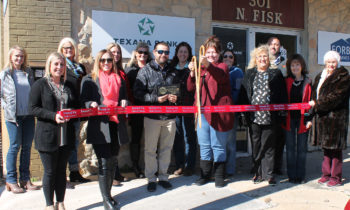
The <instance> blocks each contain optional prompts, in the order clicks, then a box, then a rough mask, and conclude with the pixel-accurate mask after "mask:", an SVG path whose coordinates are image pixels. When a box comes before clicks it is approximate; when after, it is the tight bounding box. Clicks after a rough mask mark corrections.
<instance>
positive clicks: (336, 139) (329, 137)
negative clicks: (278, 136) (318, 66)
mask: <svg viewBox="0 0 350 210" xmlns="http://www.w3.org/2000/svg"><path fill="white" fill-rule="evenodd" d="M321 74H322V72H321V73H319V74H318V75H317V76H316V78H315V83H314V85H313V86H312V99H313V100H315V102H316V104H315V107H314V111H315V113H316V117H315V118H314V119H315V121H314V124H315V126H313V130H312V138H311V140H312V143H313V145H321V146H322V148H324V149H345V148H346V141H347V133H348V124H349V88H350V77H349V73H348V71H347V70H346V69H345V68H344V67H343V66H341V67H340V68H338V69H335V70H334V73H333V74H332V75H330V76H329V77H328V78H327V79H326V80H325V81H324V83H323V84H322V86H321V88H320V90H319V95H318V98H317V99H316V93H317V92H316V91H317V86H318V84H319V82H320V79H321Z"/></svg>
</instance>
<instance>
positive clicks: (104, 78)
mask: <svg viewBox="0 0 350 210" xmlns="http://www.w3.org/2000/svg"><path fill="white" fill-rule="evenodd" d="M80 99H81V103H82V105H83V106H84V107H85V108H97V107H100V106H123V107H125V106H126V100H125V99H126V88H125V82H124V80H123V79H122V78H121V77H120V75H119V74H118V73H117V70H116V65H115V62H114V59H113V54H112V53H111V52H110V51H108V50H101V51H100V52H99V53H98V54H97V56H96V60H95V63H94V67H93V70H92V73H91V74H90V75H87V76H85V77H84V78H83V81H82V84H81V94H80ZM118 123H119V117H118V116H117V115H112V116H92V117H89V120H88V127H87V140H86V142H87V143H88V144H92V147H93V148H94V151H95V153H96V156H97V159H98V168H99V171H98V182H99V186H100V191H101V194H102V198H103V206H104V208H105V209H117V205H118V202H117V201H115V200H114V199H113V198H112V196H111V188H112V184H113V178H114V174H115V165H116V156H117V155H118V150H119V138H118V135H119V134H118V132H119V125H118Z"/></svg>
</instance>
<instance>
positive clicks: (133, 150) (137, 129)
mask: <svg viewBox="0 0 350 210" xmlns="http://www.w3.org/2000/svg"><path fill="white" fill-rule="evenodd" d="M130 126H131V142H130V145H129V146H130V158H131V161H132V164H133V166H134V167H138V165H139V161H140V151H141V137H142V131H143V115H142V114H131V115H130Z"/></svg>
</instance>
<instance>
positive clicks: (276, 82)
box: [238, 68, 288, 124]
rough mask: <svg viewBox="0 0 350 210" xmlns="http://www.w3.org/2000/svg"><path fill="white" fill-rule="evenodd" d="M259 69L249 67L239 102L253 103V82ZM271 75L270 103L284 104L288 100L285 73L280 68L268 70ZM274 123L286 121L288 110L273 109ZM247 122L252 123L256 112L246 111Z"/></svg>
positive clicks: (269, 80) (272, 118)
mask: <svg viewBox="0 0 350 210" xmlns="http://www.w3.org/2000/svg"><path fill="white" fill-rule="evenodd" d="M257 71H258V70H257V69H256V68H253V69H248V70H247V71H246V73H245V75H244V77H243V82H242V86H241V91H240V96H239V101H238V103H239V104H251V102H252V96H253V82H254V79H255V76H256V73H257ZM267 73H268V75H269V79H268V83H269V88H270V104H284V103H287V102H288V96H287V89H286V84H285V81H284V78H283V75H282V73H281V71H280V70H279V69H271V68H269V69H268V70H267ZM271 113H272V114H271V120H272V124H280V123H282V122H284V121H285V119H284V118H285V117H283V116H284V115H285V113H286V112H283V111H282V112H281V111H273V112H271ZM245 117H246V120H247V121H248V122H247V123H249V124H250V123H252V122H253V121H254V112H246V113H245Z"/></svg>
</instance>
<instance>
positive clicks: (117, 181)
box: [107, 43, 132, 186]
mask: <svg viewBox="0 0 350 210" xmlns="http://www.w3.org/2000/svg"><path fill="white" fill-rule="evenodd" d="M107 50H109V51H111V53H112V54H113V59H114V62H115V65H116V68H117V73H118V74H119V75H120V77H121V78H122V80H124V83H125V85H126V92H127V94H128V98H130V97H131V95H132V94H131V90H130V86H129V80H128V78H127V76H126V74H125V71H124V69H123V62H122V61H123V56H122V49H121V47H120V46H119V45H118V44H116V43H110V44H108V45H107ZM120 120H122V121H123V122H122V123H124V124H125V115H123V117H121V118H120ZM125 137H126V138H128V136H127V135H126V136H125ZM127 142H129V140H128V139H127ZM118 146H120V145H118ZM119 150H120V147H118V154H119ZM115 161H116V166H115V167H116V168H115V174H114V180H113V185H114V186H121V182H123V181H129V179H128V178H126V177H124V176H122V175H121V174H120V170H119V166H118V159H116V160H115Z"/></svg>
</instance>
